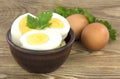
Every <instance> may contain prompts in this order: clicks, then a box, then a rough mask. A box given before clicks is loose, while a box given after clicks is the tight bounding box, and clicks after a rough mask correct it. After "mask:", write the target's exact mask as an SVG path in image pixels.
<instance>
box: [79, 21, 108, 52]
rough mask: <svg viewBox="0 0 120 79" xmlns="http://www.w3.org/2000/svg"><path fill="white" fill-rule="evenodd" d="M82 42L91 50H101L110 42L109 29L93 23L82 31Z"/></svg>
mask: <svg viewBox="0 0 120 79" xmlns="http://www.w3.org/2000/svg"><path fill="white" fill-rule="evenodd" d="M81 41H82V43H83V44H84V46H85V47H87V48H88V49H90V50H100V49H102V48H103V47H104V46H105V45H106V44H107V43H108V41H109V32H108V29H107V28H106V26H105V25H103V24H100V23H91V24H89V25H87V26H86V27H85V28H84V30H83V31H82V34H81Z"/></svg>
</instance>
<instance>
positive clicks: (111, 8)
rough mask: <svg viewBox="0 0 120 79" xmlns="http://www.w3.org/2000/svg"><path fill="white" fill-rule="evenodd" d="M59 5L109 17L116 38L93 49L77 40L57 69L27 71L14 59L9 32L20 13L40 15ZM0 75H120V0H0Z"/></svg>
mask: <svg viewBox="0 0 120 79" xmlns="http://www.w3.org/2000/svg"><path fill="white" fill-rule="evenodd" d="M58 5H63V6H66V7H76V6H78V7H81V8H86V9H88V10H89V11H90V12H91V13H93V14H94V15H95V16H96V17H97V18H100V19H105V20H108V21H109V22H110V23H111V24H112V26H113V27H114V28H115V29H116V30H117V32H118V34H117V40H116V41H114V42H110V43H109V44H108V45H107V46H106V47H105V48H104V49H102V50H100V51H92V52H91V51H87V50H86V49H85V48H84V47H82V45H80V44H78V42H75V43H74V45H73V48H72V51H71V54H70V55H69V57H68V59H67V61H66V62H65V63H64V64H63V65H62V66H61V67H60V68H59V69H58V70H56V71H55V72H52V73H48V74H32V73H28V72H26V71H25V70H23V69H22V68H21V67H20V66H19V65H18V64H17V63H16V61H15V60H14V59H13V57H12V55H11V53H10V50H9V47H8V44H7V43H6V38H5V37H6V32H7V30H8V29H9V28H10V26H11V24H12V22H13V21H14V20H15V18H16V17H18V16H19V15H21V14H23V13H26V12H30V13H33V14H35V15H37V14H38V13H39V12H41V11H45V10H49V9H54V8H55V7H56V6H58ZM0 79H120V0H0Z"/></svg>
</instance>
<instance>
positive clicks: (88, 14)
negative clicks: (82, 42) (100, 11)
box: [84, 10, 96, 23]
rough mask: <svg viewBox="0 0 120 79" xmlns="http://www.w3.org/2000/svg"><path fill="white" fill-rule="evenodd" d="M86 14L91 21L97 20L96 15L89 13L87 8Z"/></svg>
mask: <svg viewBox="0 0 120 79" xmlns="http://www.w3.org/2000/svg"><path fill="white" fill-rule="evenodd" d="M84 15H85V16H86V17H87V19H88V21H89V23H93V22H95V20H96V17H95V16H93V15H92V14H91V13H89V12H88V11H87V10H84Z"/></svg>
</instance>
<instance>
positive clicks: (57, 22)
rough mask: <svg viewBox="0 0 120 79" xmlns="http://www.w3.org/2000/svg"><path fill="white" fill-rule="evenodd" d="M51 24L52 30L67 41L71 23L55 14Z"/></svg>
mask: <svg viewBox="0 0 120 79" xmlns="http://www.w3.org/2000/svg"><path fill="white" fill-rule="evenodd" d="M50 23H51V25H50V29H52V30H54V31H56V32H58V33H60V34H61V35H62V39H65V38H66V36H67V35H68V32H69V30H70V25H69V22H68V21H67V20H66V19H65V18H64V17H63V16H61V15H59V14H57V13H53V16H52V19H51V20H50Z"/></svg>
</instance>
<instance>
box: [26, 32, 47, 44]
mask: <svg viewBox="0 0 120 79" xmlns="http://www.w3.org/2000/svg"><path fill="white" fill-rule="evenodd" d="M48 40H49V37H48V35H46V34H44V33H36V34H31V35H29V36H28V37H27V42H28V43H29V44H31V45H40V44H44V43H46V42H47V41H48Z"/></svg>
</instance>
